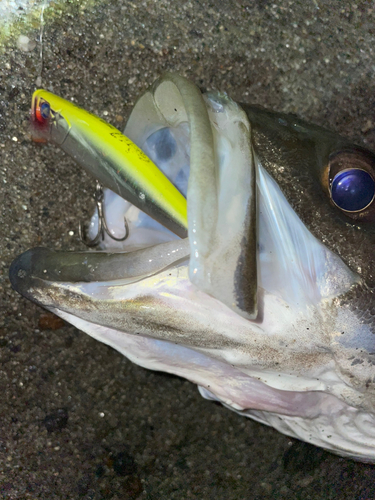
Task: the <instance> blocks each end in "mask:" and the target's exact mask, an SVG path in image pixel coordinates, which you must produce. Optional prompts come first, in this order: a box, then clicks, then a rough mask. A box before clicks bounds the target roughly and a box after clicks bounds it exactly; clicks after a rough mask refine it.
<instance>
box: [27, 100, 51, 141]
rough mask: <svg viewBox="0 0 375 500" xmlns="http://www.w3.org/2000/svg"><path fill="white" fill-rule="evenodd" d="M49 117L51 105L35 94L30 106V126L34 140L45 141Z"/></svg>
mask: <svg viewBox="0 0 375 500" xmlns="http://www.w3.org/2000/svg"><path fill="white" fill-rule="evenodd" d="M50 119H51V106H50V105H49V103H48V102H47V101H46V100H45V99H43V98H41V97H39V96H36V97H35V98H34V99H33V102H32V106H31V128H32V139H33V141H34V142H47V136H48V130H49V124H50Z"/></svg>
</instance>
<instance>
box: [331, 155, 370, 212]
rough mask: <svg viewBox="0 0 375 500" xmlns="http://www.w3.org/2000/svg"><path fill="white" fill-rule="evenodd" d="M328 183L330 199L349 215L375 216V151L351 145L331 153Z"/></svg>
mask: <svg viewBox="0 0 375 500" xmlns="http://www.w3.org/2000/svg"><path fill="white" fill-rule="evenodd" d="M327 183H328V184H326V186H327V188H328V194H329V196H330V199H331V203H332V204H333V205H335V206H336V207H337V208H339V209H340V210H341V212H342V213H343V214H344V215H346V216H347V217H349V218H351V219H353V220H357V221H363V222H370V221H374V220H375V155H374V154H373V153H372V152H371V151H368V150H366V149H363V148H360V147H357V146H355V147H352V148H348V149H343V150H341V151H336V152H335V153H332V154H331V155H330V157H329V163H328V178H327Z"/></svg>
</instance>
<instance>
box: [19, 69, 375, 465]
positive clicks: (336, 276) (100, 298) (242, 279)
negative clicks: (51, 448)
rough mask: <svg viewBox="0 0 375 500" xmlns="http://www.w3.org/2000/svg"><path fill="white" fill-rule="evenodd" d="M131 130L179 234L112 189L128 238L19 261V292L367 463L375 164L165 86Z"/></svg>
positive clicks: (277, 123)
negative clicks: (174, 198) (183, 231)
mask: <svg viewBox="0 0 375 500" xmlns="http://www.w3.org/2000/svg"><path fill="white" fill-rule="evenodd" d="M58 126H59V120H57V121H56V122H55V123H54V124H53V125H52V126H51V130H52V128H53V127H58ZM48 133H50V132H48ZM124 133H125V135H126V136H127V137H128V138H130V139H131V140H132V141H133V142H134V143H135V144H136V145H137V146H138V147H139V148H141V149H142V150H143V152H144V153H145V154H146V155H148V156H149V157H150V158H151V160H152V161H153V162H154V163H155V164H156V165H157V166H158V167H159V168H160V169H161V170H162V171H163V172H164V173H165V175H166V176H167V177H168V178H169V179H170V181H171V182H172V183H173V184H174V185H175V186H176V187H177V188H178V189H179V191H180V192H181V193H182V194H187V215H188V238H185V239H180V238H178V237H177V236H176V235H175V234H173V233H172V232H171V231H168V230H167V229H165V228H164V227H163V226H162V225H161V224H159V223H158V222H155V221H154V220H153V219H152V218H150V217H149V216H147V215H145V214H144V213H143V212H141V211H140V210H139V208H136V207H134V205H133V204H131V203H130V202H129V201H124V200H123V199H121V198H120V197H119V196H118V194H115V193H113V192H112V191H109V190H107V191H106V193H105V203H106V213H107V215H108V217H109V221H108V224H109V226H110V227H111V228H112V229H113V231H114V234H115V235H116V234H121V232H122V231H123V217H124V214H125V217H126V218H127V220H128V224H129V232H130V233H129V238H128V239H126V240H125V241H124V242H118V241H113V240H112V239H111V238H109V237H108V236H107V237H106V239H105V241H104V242H103V244H102V247H101V250H102V251H99V252H97V251H90V252H78V253H74V252H55V251H52V250H48V249H45V248H35V249H32V250H29V251H27V252H25V253H24V254H22V255H20V256H19V257H17V258H16V259H15V261H14V262H13V263H12V266H11V269H10V279H11V282H12V285H13V287H14V288H15V289H16V290H17V291H18V292H19V293H21V294H22V295H24V296H25V297H27V298H28V299H30V300H32V301H34V302H36V303H37V304H40V305H41V306H43V307H45V308H46V309H48V310H50V311H52V312H53V313H55V314H57V315H58V316H61V317H62V318H63V319H65V320H67V321H68V322H70V323H72V324H73V325H75V326H76V327H77V328H79V329H81V330H83V331H85V332H87V333H88V334H89V335H91V336H93V337H94V338H96V339H98V340H100V341H102V342H104V343H106V344H108V345H110V346H112V347H114V348H115V349H117V350H118V351H120V352H121V353H123V354H124V355H125V356H127V357H128V358H129V359H130V360H132V361H133V362H135V363H137V364H139V365H141V366H143V367H145V368H149V369H153V370H162V371H165V372H169V373H173V374H175V375H178V376H181V377H184V378H186V379H188V380H190V381H191V382H193V383H196V384H197V385H198V387H199V390H200V392H201V394H202V396H204V397H205V398H207V399H211V400H215V401H220V402H221V403H222V404H224V405H225V406H226V407H228V408H230V409H232V410H235V411H236V412H238V413H240V414H241V415H245V416H248V417H251V418H253V419H255V420H257V421H259V422H262V423H265V424H268V425H270V426H272V427H274V428H276V429H278V430H279V431H280V432H283V433H285V434H287V435H289V436H293V437H296V438H299V439H302V440H305V441H307V442H309V443H313V444H315V445H317V446H321V447H323V448H325V449H327V450H330V451H332V452H334V453H337V454H339V455H342V456H346V457H351V458H354V459H356V460H361V461H364V462H375V293H374V290H375V254H374V248H375V247H374V245H375V201H374V197H375V155H374V154H373V153H372V152H370V151H368V150H367V149H364V148H360V147H358V146H356V145H354V144H352V143H351V142H349V141H348V140H346V139H345V138H343V137H340V136H339V135H337V134H335V133H333V132H330V131H327V130H325V129H323V128H321V127H318V126H315V125H308V124H306V123H304V122H303V121H301V120H299V119H297V118H296V117H295V116H291V115H282V114H277V113H272V112H269V111H266V110H263V109H260V108H256V107H253V106H249V105H246V104H237V103H235V102H234V101H232V100H231V99H230V98H229V97H228V96H227V95H226V94H224V93H220V92H210V93H206V94H202V93H201V92H200V91H199V90H198V88H197V87H195V86H194V85H193V84H192V83H190V82H188V81H187V80H185V79H184V78H182V77H180V76H178V75H175V74H170V73H167V74H165V75H163V76H162V77H161V78H160V79H159V80H157V81H156V82H155V83H154V85H153V86H152V87H151V88H150V89H149V90H148V91H147V92H146V93H145V94H144V95H143V96H141V97H140V99H139V100H138V101H137V103H136V105H135V107H134V109H133V112H132V114H131V116H130V118H129V120H128V123H127V125H126V128H125V132H124ZM49 139H50V140H51V135H50V137H49ZM73 156H74V155H73ZM93 175H95V176H96V175H97V172H94V173H93ZM104 181H105V179H104ZM104 185H106V184H105V182H104ZM115 191H116V189H115ZM95 224H97V218H96V219H95V217H94V219H93V225H95ZM116 228H119V229H116ZM94 230H95V228H94ZM116 231H118V233H116Z"/></svg>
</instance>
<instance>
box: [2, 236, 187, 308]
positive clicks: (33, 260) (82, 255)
mask: <svg viewBox="0 0 375 500" xmlns="http://www.w3.org/2000/svg"><path fill="white" fill-rule="evenodd" d="M188 258H189V242H188V239H187V238H186V239H185V240H172V241H170V242H167V243H161V244H155V245H152V246H149V247H146V248H143V249H141V250H134V251H132V252H114V253H110V252H93V251H89V252H61V251H60V252H59V251H54V250H50V249H48V248H44V247H35V248H31V249H29V250H27V251H26V252H24V253H22V254H20V255H19V256H17V257H16V258H15V259H14V260H13V262H12V263H11V265H10V268H9V280H10V283H11V286H12V288H13V289H14V290H16V291H17V292H18V293H20V294H21V295H23V296H24V297H26V298H27V299H29V300H31V301H33V302H36V303H37V304H40V305H42V306H43V307H49V306H51V304H46V302H45V299H46V297H47V296H49V293H48V290H51V289H52V288H54V287H58V286H59V284H71V285H74V284H83V283H97V284H98V285H100V283H103V284H104V283H107V284H108V283H113V284H114V285H116V284H118V285H129V286H130V285H131V284H133V283H136V282H139V281H142V280H143V279H145V278H148V277H150V276H153V275H157V274H159V273H160V272H162V271H165V270H166V269H168V268H174V267H176V266H178V265H180V264H181V263H183V262H184V261H185V262H186V260H187V259H188ZM41 291H44V292H47V293H46V294H45V293H43V294H42V295H40V293H39V292H41ZM38 296H40V297H43V298H42V300H39V299H38Z"/></svg>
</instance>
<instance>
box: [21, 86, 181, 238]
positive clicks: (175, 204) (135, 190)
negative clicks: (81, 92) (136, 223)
mask: <svg viewBox="0 0 375 500" xmlns="http://www.w3.org/2000/svg"><path fill="white" fill-rule="evenodd" d="M31 123H32V136H33V139H34V140H35V141H37V142H51V143H53V144H55V145H57V146H59V147H60V148H61V149H62V150H63V151H65V153H67V154H68V155H69V156H71V157H72V158H73V159H74V160H75V161H76V162H77V163H78V164H79V165H80V166H82V167H83V168H84V169H85V170H86V171H87V172H88V173H90V175H93V176H94V177H95V179H97V180H98V181H99V182H100V184H102V185H103V186H105V187H107V188H109V189H111V190H112V191H114V192H115V193H116V194H118V195H119V196H121V197H122V198H124V199H126V200H127V201H129V202H130V203H132V204H133V205H135V206H136V207H137V208H139V209H140V210H142V211H143V212H145V213H146V214H147V215H149V216H150V217H152V218H153V219H154V220H156V221H158V222H160V224H162V225H163V226H165V227H166V228H167V229H169V230H170V231H172V232H173V233H175V234H176V235H178V236H180V237H181V238H184V237H186V235H187V203H186V199H185V197H184V196H183V195H182V194H181V193H180V191H179V190H178V189H177V188H176V187H175V186H174V185H173V184H172V182H170V181H169V179H168V178H167V177H166V176H165V175H164V174H163V172H161V171H160V170H159V168H158V167H157V166H156V165H155V164H154V163H153V162H152V161H151V160H150V158H149V157H148V156H147V155H145V153H144V152H143V151H142V150H141V149H140V148H139V147H138V146H137V145H136V144H134V142H132V141H131V140H130V139H129V138H128V137H126V136H125V135H123V134H122V133H121V132H120V131H119V130H117V129H116V128H115V127H114V126H113V125H111V124H109V123H107V122H106V121H105V120H102V119H101V118H98V117H97V116H95V115H93V114H91V113H89V112H87V111H85V110H84V109H82V108H79V107H78V106H76V105H75V104H73V103H71V102H69V101H67V100H65V99H62V98H61V97H58V96H56V95H54V94H52V93H51V92H47V91H46V90H42V89H40V90H37V91H35V92H34V94H33V97H32V109H31ZM102 222H103V221H102ZM105 228H106V226H105ZM126 236H127V234H125V236H124V238H122V239H125V238H126ZM111 237H112V236H111ZM95 239H96V238H94V240H95ZM120 239H121V238H120Z"/></svg>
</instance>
